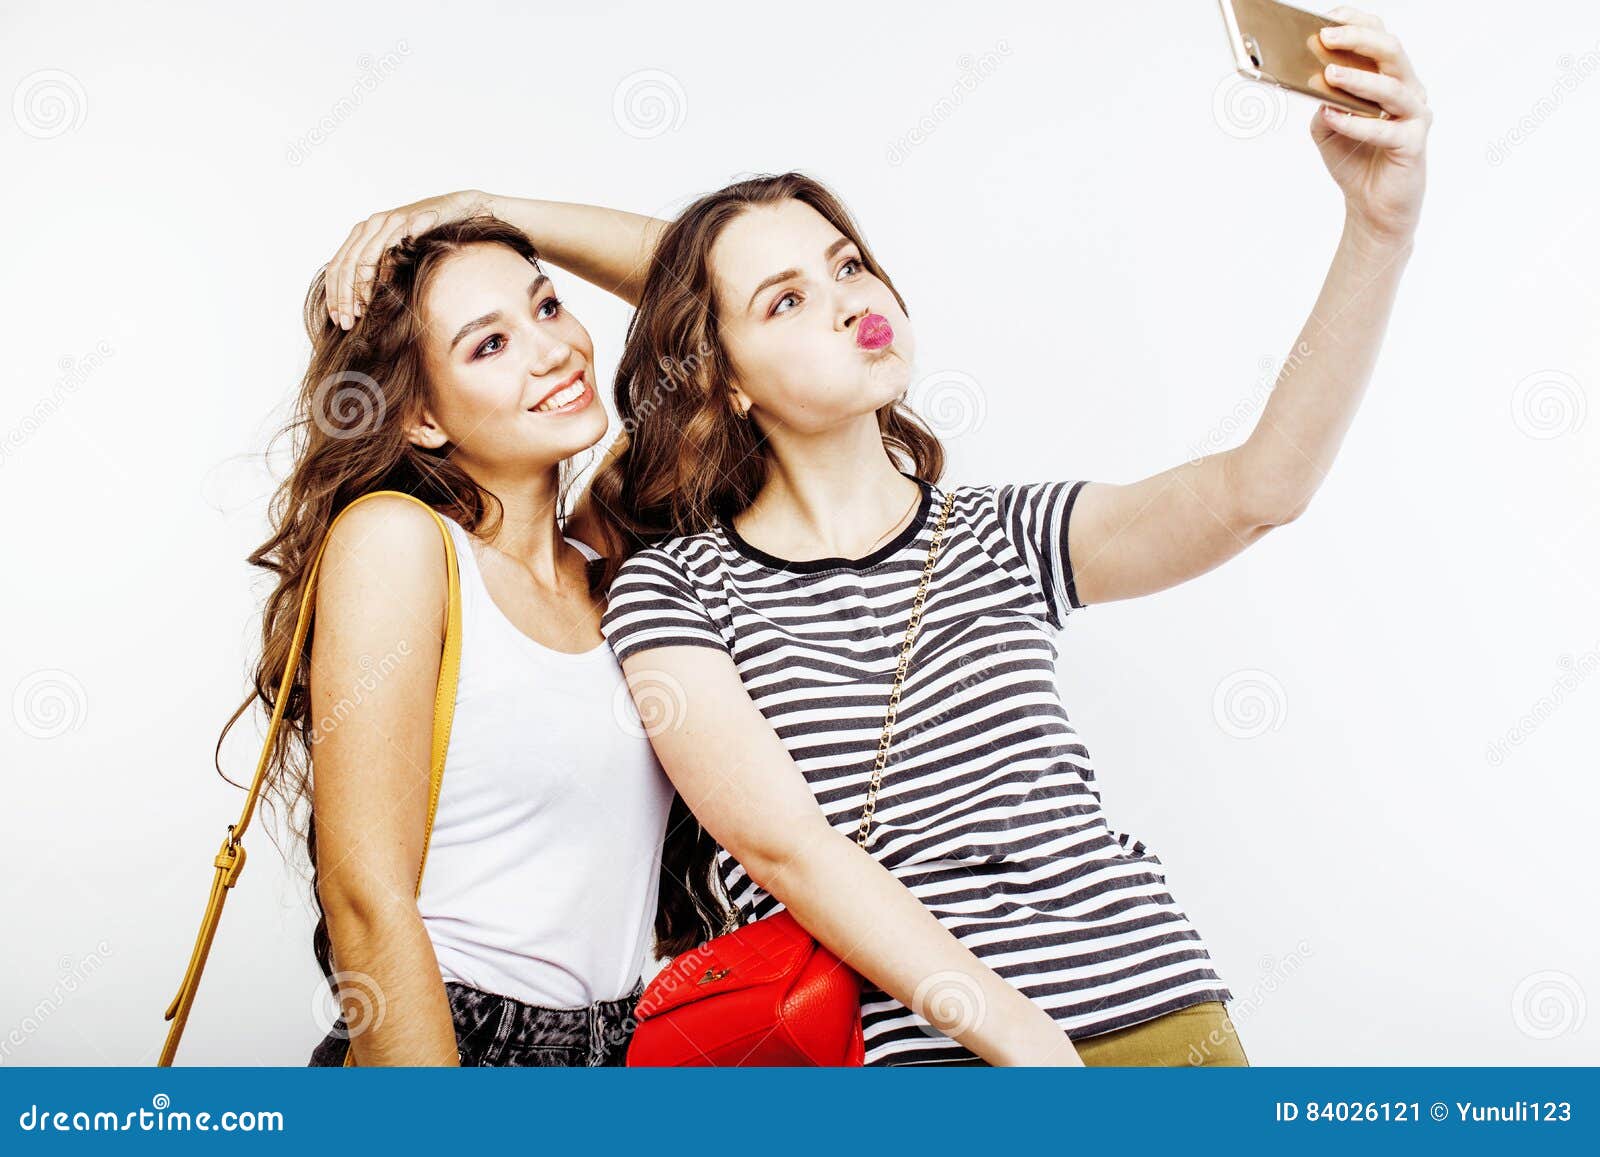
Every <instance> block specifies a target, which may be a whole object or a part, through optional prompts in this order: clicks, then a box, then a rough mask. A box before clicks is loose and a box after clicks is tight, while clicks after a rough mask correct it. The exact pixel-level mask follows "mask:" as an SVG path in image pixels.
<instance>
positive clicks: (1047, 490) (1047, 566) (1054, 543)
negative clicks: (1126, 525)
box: [994, 480, 1086, 627]
mask: <svg viewBox="0 0 1600 1157" xmlns="http://www.w3.org/2000/svg"><path fill="white" fill-rule="evenodd" d="M1085 484H1086V480H1080V481H1075V482H1024V483H1013V484H1008V485H1005V486H998V487H996V488H995V491H994V504H995V515H996V516H997V517H998V518H999V520H1000V528H1001V531H1002V532H1003V533H1004V534H1005V536H1006V538H1007V539H1008V540H1009V541H1010V542H1011V545H1012V547H1013V548H1015V550H1016V552H1017V554H1018V555H1020V556H1021V558H1022V562H1023V565H1024V566H1026V567H1027V568H1028V570H1029V572H1030V573H1031V574H1032V575H1033V577H1034V578H1036V579H1037V580H1038V581H1039V586H1040V587H1041V588H1042V589H1043V590H1044V597H1045V603H1046V604H1047V606H1048V607H1049V611H1050V619H1051V621H1052V622H1053V623H1054V624H1055V625H1056V626H1057V627H1060V625H1061V624H1062V623H1063V622H1065V621H1066V618H1067V616H1068V615H1070V614H1071V613H1072V612H1073V611H1077V610H1082V609H1083V606H1084V604H1083V602H1082V600H1080V599H1079V598H1078V588H1077V584H1076V583H1075V582H1074V581H1073V575H1072V558H1071V556H1070V555H1069V554H1068V551H1067V527H1068V524H1069V523H1070V521H1071V518H1072V507H1073V504H1074V503H1076V502H1077V500H1078V493H1079V491H1081V490H1082V489H1083V487H1084V486H1085Z"/></svg>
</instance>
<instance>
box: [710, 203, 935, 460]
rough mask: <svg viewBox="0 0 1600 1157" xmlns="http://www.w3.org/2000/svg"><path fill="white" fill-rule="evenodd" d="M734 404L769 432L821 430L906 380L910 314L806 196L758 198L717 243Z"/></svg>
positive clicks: (867, 410)
mask: <svg viewBox="0 0 1600 1157" xmlns="http://www.w3.org/2000/svg"><path fill="white" fill-rule="evenodd" d="M710 268H711V279H712V283H713V285H714V286H715V290H716V311H717V325H718V328H719V330H720V331H721V334H722V342H723V348H724V352H725V353H726V354H727V358H728V361H729V363H730V364H731V366H732V367H733V371H734V381H733V383H732V385H733V387H734V391H733V392H734V403H733V404H734V406H735V408H737V409H739V410H746V409H749V408H751V407H753V409H752V410H751V413H750V417H751V420H752V421H756V422H757V423H758V424H761V425H762V428H763V429H764V430H768V431H770V430H771V429H772V428H773V424H774V423H777V424H781V425H783V426H786V427H789V428H792V429H794V430H797V431H800V432H802V433H819V432H822V431H825V430H828V429H831V428H833V427H836V426H840V425H842V424H844V423H846V422H848V421H850V420H852V419H855V418H858V417H860V416H861V415H864V414H872V413H874V412H876V411H877V410H879V409H880V408H882V407H883V406H886V405H888V404H889V403H891V402H893V401H895V400H896V399H897V398H900V397H901V396H902V395H904V394H905V392H906V390H907V388H908V387H909V385H910V382H911V361H912V354H913V351H914V348H915V347H914V342H913V339H912V335H911V323H910V321H909V320H908V319H907V318H906V315H905V312H904V311H903V310H902V309H901V308H900V303H899V301H898V300H896V298H895V295H894V293H893V292H892V291H891V290H890V289H889V287H888V286H887V285H885V284H884V283H883V282H882V281H881V280H880V279H879V278H878V277H877V275H876V274H874V273H872V272H871V271H870V270H868V269H867V267H866V265H865V263H864V262H863V260H862V254H861V250H860V249H859V248H858V247H857V246H856V244H855V243H854V242H853V241H851V240H850V239H849V238H848V237H846V236H845V235H844V234H843V233H841V232H840V231H839V230H838V229H837V228H835V227H834V226H833V225H832V224H830V223H829V222H828V220H827V218H825V217H823V216H822V214H820V213H818V212H817V211H816V210H815V209H813V208H812V207H811V206H810V205H808V204H806V203H805V202H803V201H797V200H793V199H790V200H784V201H777V202H774V203H772V204H768V205H753V206H751V207H749V208H748V209H746V210H745V211H744V212H743V213H741V214H740V215H739V216H738V217H736V218H734V219H733V220H732V221H730V222H729V223H728V225H727V226H726V227H725V228H724V229H723V230H722V232H721V233H720V234H719V235H718V237H717V239H716V242H715V243H714V244H713V245H712V247H711V252H710Z"/></svg>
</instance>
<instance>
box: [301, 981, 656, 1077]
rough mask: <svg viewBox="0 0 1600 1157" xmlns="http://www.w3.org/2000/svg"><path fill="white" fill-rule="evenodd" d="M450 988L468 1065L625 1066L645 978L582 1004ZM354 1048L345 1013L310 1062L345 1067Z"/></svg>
mask: <svg viewBox="0 0 1600 1157" xmlns="http://www.w3.org/2000/svg"><path fill="white" fill-rule="evenodd" d="M444 990H445V995H446V996H448V997H449V999H450V1015H451V1018H452V1019H453V1020H454V1021H455V1028H456V1056H457V1057H458V1058H459V1059H460V1061H461V1064H462V1065H463V1066H468V1065H470V1066H475V1067H483V1066H488V1065H536V1066H546V1067H559V1066H584V1065H590V1066H593V1065H608V1066H620V1065H623V1064H624V1063H626V1057H627V1053H628V1042H629V1041H631V1040H632V1039H633V1030H634V1028H635V1027H636V1022H635V1021H634V1018H633V1009H634V1006H635V1005H637V1004H638V1003H639V998H640V997H641V996H643V995H644V980H643V978H642V977H641V978H640V980H639V981H638V983H637V984H635V985H634V989H633V991H632V992H631V993H630V994H629V995H627V996H624V997H621V998H619V999H617V1000H597V1001H595V1002H594V1003H593V1004H590V1005H587V1006H584V1007H580V1008H544V1007H542V1006H540V1005H536V1004H523V1003H522V1002H521V1001H520V1000H513V999H512V998H511V997H509V996H500V995H499V994H497V993H493V992H483V991H481V990H479V989H476V988H469V987H468V986H467V985H465V984H457V983H456V982H455V981H453V980H447V981H445V985H444ZM349 1047H350V1041H349V1034H348V1033H347V1032H346V1030H345V1025H344V1019H343V1018H342V1017H341V1018H340V1019H339V1020H337V1021H335V1022H334V1025H333V1028H332V1030H331V1031H329V1033H328V1035H327V1036H326V1037H324V1038H323V1040H322V1043H321V1044H319V1045H317V1047H316V1049H315V1050H313V1052H312V1054H311V1060H310V1062H309V1063H310V1064H311V1065H313V1066H338V1065H343V1064H344V1055H345V1053H346V1051H347V1050H348V1049H349Z"/></svg>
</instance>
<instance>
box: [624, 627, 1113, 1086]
mask: <svg viewBox="0 0 1600 1157" xmlns="http://www.w3.org/2000/svg"><path fill="white" fill-rule="evenodd" d="M622 666H623V670H624V672H625V673H626V675H627V676H628V679H629V683H630V685H631V686H634V687H635V688H643V687H646V686H649V687H657V688H659V687H660V686H661V685H663V684H666V685H668V686H676V687H679V688H681V689H682V691H683V694H682V695H681V697H680V696H674V697H673V698H674V702H675V704H677V703H681V704H682V705H683V710H682V711H681V712H679V716H678V717H677V718H673V719H670V720H664V721H662V726H659V727H652V729H651V743H652V745H653V746H654V748H655V750H656V754H657V755H658V757H659V758H660V760H661V764H662V766H663V768H665V770H666V772H667V775H668V776H669V778H671V780H672V782H673V784H674V785H675V786H676V787H677V789H678V792H679V794H681V795H682V796H683V799H684V802H685V803H686V804H688V805H689V808H690V810H691V811H693V812H694V814H695V816H696V817H697V818H698V819H699V820H700V822H701V823H702V824H704V825H705V828H706V830H707V831H709V832H710V833H711V835H712V836H713V837H714V838H715V839H716V840H717V842H718V843H720V844H721V845H722V846H723V847H724V848H726V849H727V850H728V851H729V852H730V853H731V854H732V855H733V857H734V858H735V859H736V860H738V861H739V863H740V864H741V865H742V866H743V867H744V870H745V871H746V872H748V873H749V874H750V877H751V879H753V880H755V881H756V883H758V884H760V885H761V886H762V887H763V888H764V889H766V891H768V892H769V893H771V894H772V895H773V896H775V897H777V898H778V899H779V900H780V901H782V903H783V905H784V907H785V908H787V909H788V910H789V911H791V912H793V913H794V916H795V919H797V920H798V921H799V922H800V923H801V925H802V926H803V927H805V928H806V930H807V931H809V932H810V933H811V934H812V935H813V936H815V937H816V938H817V939H818V940H819V941H821V942H822V943H823V944H824V945H826V946H827V947H828V948H829V949H830V950H831V951H832V952H834V953H835V954H836V955H837V956H838V957H839V958H840V959H841V960H844V961H845V962H846V963H848V964H849V965H850V966H851V967H853V968H854V969H856V970H857V971H858V972H860V973H861V974H862V975H864V976H866V977H867V978H868V979H869V980H871V981H872V982H873V983H875V984H877V985H878V986H879V987H880V988H882V989H883V990H884V991H885V992H887V993H888V994H889V995H891V996H893V997H894V998H895V999H896V1000H899V1001H901V1002H902V1003H903V1004H905V1005H906V1006H907V1007H909V1008H912V1009H913V1010H915V1011H918V1012H920V1013H921V1014H922V1015H923V1016H924V1017H925V1018H926V1019H928V1021H929V1022H930V1023H931V1024H933V1025H934V1026H935V1027H937V1028H940V1029H941V1030H944V1029H945V1028H946V1027H948V1028H949V1029H950V1030H951V1033H950V1035H952V1037H953V1039H955V1040H957V1041H959V1042H960V1043H961V1044H962V1045H964V1046H965V1047H966V1048H968V1049H970V1050H971V1051H972V1052H974V1053H976V1054H977V1055H978V1056H980V1057H982V1058H984V1059H985V1060H987V1061H989V1062H990V1063H991V1064H997V1065H1066V1066H1072V1065H1081V1064H1082V1061H1081V1060H1079V1058H1078V1053H1077V1050H1076V1049H1075V1048H1074V1047H1073V1045H1072V1041H1071V1039H1070V1038H1069V1037H1068V1036H1067V1035H1066V1033H1065V1032H1063V1031H1062V1029H1061V1027H1060V1026H1059V1025H1057V1024H1056V1023H1055V1021H1054V1020H1052V1019H1051V1018H1050V1015H1049V1014H1048V1013H1047V1012H1045V1011H1044V1010H1043V1009H1042V1008H1040V1007H1039V1006H1038V1005H1036V1004H1034V1003H1033V1002H1032V1001H1030V1000H1029V999H1028V998H1027V997H1025V996H1024V995H1023V994H1022V993H1021V992H1019V991H1018V990H1017V989H1016V988H1014V987H1012V985H1011V984H1010V983H1008V982H1007V981H1006V980H1004V979H1003V978H1002V977H1001V976H1000V975H999V974H998V973H996V972H995V971H994V970H993V969H991V968H990V967H989V966H988V965H986V964H984V963H983V962H982V961H981V960H979V959H978V958H977V957H976V956H975V955H973V953H972V952H971V950H969V949H968V948H966V947H965V946H963V945H962V943H961V942H960V941H959V940H957V939H956V938H955V936H954V935H952V934H951V933H950V932H949V931H948V930H947V929H946V928H945V927H944V926H943V925H942V924H940V923H939V921H938V920H937V919H936V918H935V917H934V916H933V914H932V913H931V912H929V911H928V910H927V908H925V907H924V906H923V905H922V902H921V901H919V900H918V899H917V898H916V897H915V896H914V895H912V893H911V892H910V891H909V890H908V889H907V888H906V887H905V885H903V884H902V883H900V881H899V880H897V879H896V878H895V877H894V876H893V875H892V874H891V873H890V872H889V870H888V869H886V868H885V867H883V865H881V864H879V863H878V861H877V860H875V859H873V858H872V856H871V855H869V854H868V853H867V852H866V851H864V850H862V849H861V848H860V847H858V846H857V845H856V843H855V840H854V839H853V838H852V837H850V836H845V835H841V834H840V833H838V832H836V831H834V830H833V829H832V828H831V827H829V826H828V824H827V821H826V820H825V819H824V817H823V815H822V811H821V809H820V808H818V806H817V802H816V799H815V798H814V797H813V796H812V794H811V790H810V788H809V787H807V786H806V782H805V779H804V777H803V776H802V775H801V774H800V769H799V768H798V767H796V766H795V763H794V760H793V759H792V758H790V756H789V753H788V752H787V751H786V750H785V749H784V747H783V744H782V742H781V741H780V740H779V738H778V736H777V734H776V733H775V732H774V731H773V730H772V727H771V725H770V724H769V723H768V722H767V721H766V719H765V718H764V717H763V716H762V715H761V712H760V711H759V710H758V709H757V708H756V706H755V704H754V703H753V702H752V701H751V699H750V695H749V693H748V692H747V691H746V690H745V689H744V685H743V684H742V683H741V682H740V680H739V674H738V671H737V670H736V668H735V667H734V665H733V662H732V660H731V659H730V658H729V657H728V656H727V655H726V654H723V653H719V652H717V651H715V650H712V649H711V648H708V647H692V646H676V647H659V648H656V649H653V650H650V651H646V652H642V653H639V654H636V655H630V656H629V657H628V658H627V659H625V660H623V664H622ZM867 771H868V769H867V768H865V767H864V768H863V769H862V775H863V777H865V775H866V774H867ZM941 1006H946V1007H959V1008H961V1009H962V1015H961V1017H960V1018H959V1019H960V1023H959V1024H950V1025H948V1026H946V1025H944V1024H941V1023H940V1019H941V1015H942V1013H941V1011H940V1010H941Z"/></svg>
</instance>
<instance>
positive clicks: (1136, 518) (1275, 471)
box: [1067, 7, 1433, 604]
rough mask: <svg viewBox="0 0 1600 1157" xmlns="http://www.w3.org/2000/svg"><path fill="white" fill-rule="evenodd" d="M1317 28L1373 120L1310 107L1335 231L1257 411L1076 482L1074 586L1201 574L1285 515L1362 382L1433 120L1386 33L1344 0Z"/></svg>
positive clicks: (1339, 438) (1378, 339)
mask: <svg viewBox="0 0 1600 1157" xmlns="http://www.w3.org/2000/svg"><path fill="white" fill-rule="evenodd" d="M1328 15H1329V16H1330V17H1332V18H1333V19H1335V20H1338V21H1341V22H1343V23H1340V24H1336V25H1331V26H1329V27H1326V28H1324V29H1323V30H1322V32H1321V33H1320V36H1321V37H1322V39H1323V41H1324V43H1326V44H1327V45H1328V46H1329V47H1330V48H1335V49H1342V50H1345V51H1349V52H1354V53H1357V54H1359V55H1361V56H1365V57H1367V58H1369V59H1371V60H1372V61H1374V62H1375V63H1376V64H1377V66H1378V71H1377V72H1369V71H1366V70H1359V69H1358V70H1354V71H1351V70H1340V69H1338V67H1337V66H1334V65H1330V66H1329V67H1328V75H1327V81H1328V83H1329V84H1330V85H1332V86H1335V87H1339V88H1343V89H1345V90H1346V91H1348V92H1351V93H1353V94H1354V95H1356V96H1359V97H1364V98H1366V99H1368V100H1372V101H1376V102H1377V103H1379V104H1381V105H1382V106H1383V107H1384V109H1385V110H1386V111H1387V112H1388V113H1389V114H1390V115H1389V116H1388V117H1387V118H1383V119H1380V118H1376V117H1362V116H1352V115H1349V114H1346V113H1341V112H1336V111H1333V110H1332V109H1331V107H1330V106H1322V107H1321V108H1319V109H1318V110H1317V113H1316V114H1315V116H1314V118H1313V120H1312V123H1311V137H1312V140H1313V141H1314V142H1315V143H1316V145H1317V149H1318V151H1319V152H1320V153H1321V156H1322V161H1323V163H1324V165H1325V166H1326V167H1327V169H1328V173H1329V175H1330V176H1331V177H1332V178H1333V180H1334V182H1335V184H1337V185H1338V187H1339V189H1340V191H1341V192H1342V193H1343V194H1344V202H1345V223H1344V232H1343V234H1342V236H1341V237H1340V239H1339V246H1338V249H1337V250H1336V251H1335V253H1334V256H1333V262H1332V264H1331V265H1330V267H1329V269H1328V275H1327V277H1326V278H1325V279H1324V280H1323V283H1322V291H1321V293H1320V294H1318V296H1317V300H1316V303H1315V304H1314V305H1313V306H1312V307H1311V316H1310V317H1309V318H1308V319H1307V320H1306V323H1305V326H1304V327H1303V328H1302V329H1301V331H1300V334H1299V336H1298V338H1297V339H1296V341H1295V344H1294V346H1293V348H1292V350H1291V352H1290V355H1289V357H1288V358H1286V359H1285V360H1284V364H1283V369H1282V372H1281V373H1280V374H1279V376H1278V381H1277V384H1276V386H1275V387H1274V389H1273V391H1272V395H1271V397H1270V398H1269V399H1268V400H1267V404H1266V407H1265V409H1264V410H1263V412H1262V414H1261V418H1260V421H1259V422H1257V424H1256V427H1255V429H1254V430H1253V431H1251V433H1250V436H1249V437H1248V438H1247V439H1246V440H1245V441H1244V442H1243V443H1242V444H1241V445H1239V446H1236V447H1234V448H1233V449H1231V450H1227V451H1224V452H1222V453H1218V454H1212V455H1209V456H1207V457H1204V458H1200V459H1198V460H1196V461H1193V462H1189V463H1186V464H1184V465H1181V466H1177V467H1174V468H1173V469H1171V470H1167V471H1165V472H1163V473H1160V474H1156V475H1153V476H1152V477H1149V478H1146V479H1143V480H1142V481H1139V482H1134V483H1130V484H1128V485H1111V484H1108V483H1101V482H1095V483H1090V484H1088V485H1086V486H1084V487H1083V489H1082V490H1081V491H1080V492H1079V494H1078V499H1077V503H1076V505H1075V506H1074V508H1073V514H1072V518H1071V521H1070V525H1069V528H1068V532H1067V533H1068V537H1069V539H1070V542H1069V554H1070V555H1071V558H1072V564H1073V574H1074V578H1075V580H1076V583H1077V590H1078V595H1079V598H1080V599H1081V600H1082V601H1083V602H1085V603H1088V604H1093V603H1100V602H1110V601H1112V600H1115V599H1126V598H1132V597H1134V596H1136V595H1144V594H1149V593H1151V592H1152V591H1158V590H1162V589H1164V588H1166V587H1170V586H1173V585H1176V584H1177V583H1180V582H1183V581H1185V580H1186V579H1190V578H1194V577H1195V576H1197V575H1200V574H1204V573H1205V572H1206V571H1208V570H1211V569H1212V568H1213V567H1215V566H1218V565H1220V564H1221V563H1223V562H1225V561H1226V560H1228V559H1230V558H1232V557H1233V556H1234V555H1236V554H1238V553H1240V552H1241V551H1242V550H1244V549H1245V548H1246V547H1247V546H1249V545H1251V544H1252V543H1254V542H1256V541H1257V540H1258V539H1260V538H1261V537H1262V535H1264V534H1266V532H1267V531H1268V530H1270V529H1272V528H1273V527H1276V526H1282V525H1284V524H1285V523H1288V522H1292V521H1293V520H1294V519H1296V518H1298V517H1299V516H1300V515H1301V514H1302V513H1303V512H1304V511H1305V509H1306V507H1307V505H1308V504H1309V503H1310V502H1311V498H1312V496H1313V495H1314V494H1315V493H1316V491H1317V488H1318V487H1319V486H1321V484H1322V480H1323V479H1324V478H1326V477H1327V474H1328V471H1329V470H1330V469H1331V468H1332V466H1333V461H1334V458H1335V457H1336V456H1337V454H1338V452H1339V448H1340V446H1341V445H1342V444H1343V442H1344V437H1345V434H1346V433H1347V432H1348V431H1349V429H1350V425H1351V423H1352V422H1353V421H1354V420H1355V415H1356V410H1357V408H1358V407H1359V406H1360V405H1361V400H1362V397H1363V395H1364V394H1365V392H1366V389H1367V384H1368V382H1369V381H1370V380H1371V377H1372V371H1373V367H1374V365H1375V364H1376V362H1377V357H1378V350H1379V347H1380V346H1381V345H1382V344H1383V336H1384V331H1385V329H1386V328H1387V327H1388V323H1389V315H1390V312H1391V311H1392V310H1393V308H1394V301H1395V295H1396V293H1397V291H1398V289H1399V285H1400V278H1401V275H1402V273H1403V272H1404V270H1405V267H1406V263H1407V261H1408V259H1409V258H1410V255H1411V250H1412V238H1413V236H1414V234H1415V231H1416V227H1417V222H1418V220H1419V217H1420V214H1421V211H1422V198H1423V192H1424V187H1425V185H1426V173H1425V169H1426V164H1425V151H1426V148H1425V146H1426V141H1427V135H1428V129H1429V126H1430V125H1431V124H1432V122H1433V113H1432V110H1430V109H1429V107H1428V102H1427V94H1426V90H1425V89H1424V88H1423V86H1422V82H1421V80H1419V79H1418V77H1417V73H1416V69H1415V68H1414V67H1413V66H1412V63H1411V59H1410V57H1409V56H1408V55H1407V54H1406V50H1405V48H1404V47H1403V46H1402V45H1401V43H1400V41H1399V40H1398V39H1397V38H1396V37H1395V36H1394V34H1393V33H1391V32H1389V31H1388V30H1387V29H1386V28H1384V26H1383V21H1382V20H1380V19H1379V18H1378V17H1376V16H1374V15H1372V14H1371V13H1370V12H1364V11H1362V10H1361V9H1358V8H1349V7H1343V8H1335V9H1333V10H1332V11H1331V12H1329V13H1328Z"/></svg>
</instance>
